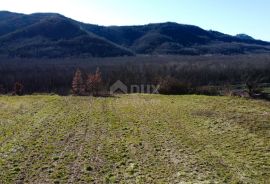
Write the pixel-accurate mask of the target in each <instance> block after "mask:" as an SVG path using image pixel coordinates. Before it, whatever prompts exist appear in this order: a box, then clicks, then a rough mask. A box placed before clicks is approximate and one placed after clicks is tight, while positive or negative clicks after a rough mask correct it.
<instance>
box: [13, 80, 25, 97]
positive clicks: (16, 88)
mask: <svg viewBox="0 0 270 184" xmlns="http://www.w3.org/2000/svg"><path fill="white" fill-rule="evenodd" d="M23 88H24V86H23V85H22V84H21V83H19V82H16V83H15V84H14V88H13V95H19V96H22V95H23Z"/></svg>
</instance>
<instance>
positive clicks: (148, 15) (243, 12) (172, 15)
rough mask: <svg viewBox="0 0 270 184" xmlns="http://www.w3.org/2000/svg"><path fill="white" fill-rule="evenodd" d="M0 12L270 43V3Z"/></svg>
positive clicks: (27, 2)
mask: <svg viewBox="0 0 270 184" xmlns="http://www.w3.org/2000/svg"><path fill="white" fill-rule="evenodd" d="M0 1H1V2H0V10H8V11H12V12H19V13H27V14H30V13H35V12H56V13H60V14H63V15H65V16H67V17H70V18H73V19H76V20H79V21H82V22H85V23H92V24H99V25H140V24H148V23H157V22H167V21H170V22H177V23H184V24H192V25H197V26H200V27H202V28H204V29H207V30H210V29H213V30H217V31H220V32H224V33H227V34H231V35H235V34H238V33H246V34H249V35H250V36H253V37H255V38H257V39H262V40H267V41H270V0H0Z"/></svg>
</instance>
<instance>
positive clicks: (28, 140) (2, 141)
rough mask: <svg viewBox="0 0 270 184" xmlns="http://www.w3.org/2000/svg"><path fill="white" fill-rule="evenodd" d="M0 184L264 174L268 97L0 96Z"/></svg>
mask: <svg viewBox="0 0 270 184" xmlns="http://www.w3.org/2000/svg"><path fill="white" fill-rule="evenodd" d="M0 109H1V111H0V145H1V147H0V171H1V172H0V183H15V182H18V183H179V182H182V183H268V182H269V178H270V159H269V158H270V157H269V151H270V134H269V132H270V103H269V102H264V101H255V100H247V99H241V98H234V97H206V96H161V95H136V94H135V95H123V96H119V97H114V98H93V97H59V96H24V97H7V96H2V97H0Z"/></svg>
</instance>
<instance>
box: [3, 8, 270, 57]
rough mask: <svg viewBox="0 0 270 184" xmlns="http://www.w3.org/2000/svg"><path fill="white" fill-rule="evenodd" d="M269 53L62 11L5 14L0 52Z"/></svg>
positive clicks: (269, 47)
mask: <svg viewBox="0 0 270 184" xmlns="http://www.w3.org/2000/svg"><path fill="white" fill-rule="evenodd" d="M246 53H270V43H269V42H264V41H260V40H255V39H253V38H252V37H250V36H248V35H244V34H239V35H237V36H230V35H226V34H223V33H220V32H217V31H207V30H204V29H201V28H199V27H197V26H192V25H183V24H177V23H173V22H166V23H159V24H149V25H142V26H108V27H105V26H99V25H92V24H85V23H82V22H78V21H76V20H72V19H70V18H67V17H64V16H62V15H60V14H57V13H35V14H30V15H25V14H18V13H11V12H6V11H4V12H0V54H1V55H5V56H11V57H27V58H28V57H37V58H43V57H52V58H55V57H78V56H79V57H82V56H84V57H92V56H93V57H111V56H125V55H126V56H132V55H135V54H146V55H153V54H155V55H164V54H175V55H206V54H246Z"/></svg>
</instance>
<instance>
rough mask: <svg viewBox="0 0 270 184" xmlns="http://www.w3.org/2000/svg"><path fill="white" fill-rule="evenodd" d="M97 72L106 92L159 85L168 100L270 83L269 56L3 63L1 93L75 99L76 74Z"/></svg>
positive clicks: (0, 62) (0, 66)
mask: <svg viewBox="0 0 270 184" xmlns="http://www.w3.org/2000/svg"><path fill="white" fill-rule="evenodd" d="M97 69H99V72H100V75H101V79H102V90H104V91H106V90H108V89H109V87H110V86H111V85H112V84H114V83H115V82H116V81H118V80H120V81H122V82H123V83H124V84H125V85H127V86H130V85H136V84H139V85H142V84H152V85H161V89H160V92H161V93H164V94H187V93H200V94H217V93H219V91H217V89H222V90H224V89H225V88H226V89H227V88H249V87H253V88H255V87H257V86H259V85H261V84H264V85H265V84H266V86H267V84H268V83H270V56H269V55H266V54H253V55H231V56H224V55H220V56H219V55H215V56H213V55H207V56H168V55H167V56H143V55H141V56H136V57H116V58H115V57H114V58H65V59H14V58H0V92H1V93H3V94H6V93H9V94H11V93H12V92H13V91H14V90H15V88H16V85H17V88H18V87H19V88H20V86H18V85H21V89H20V90H22V91H21V92H20V93H22V94H33V93H55V94H59V95H69V94H71V93H72V80H73V79H74V75H75V72H76V70H80V71H81V75H82V80H84V81H85V82H86V81H87V77H88V75H89V74H91V73H92V74H94V73H95V72H96V70H97ZM252 90H254V89H252Z"/></svg>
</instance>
